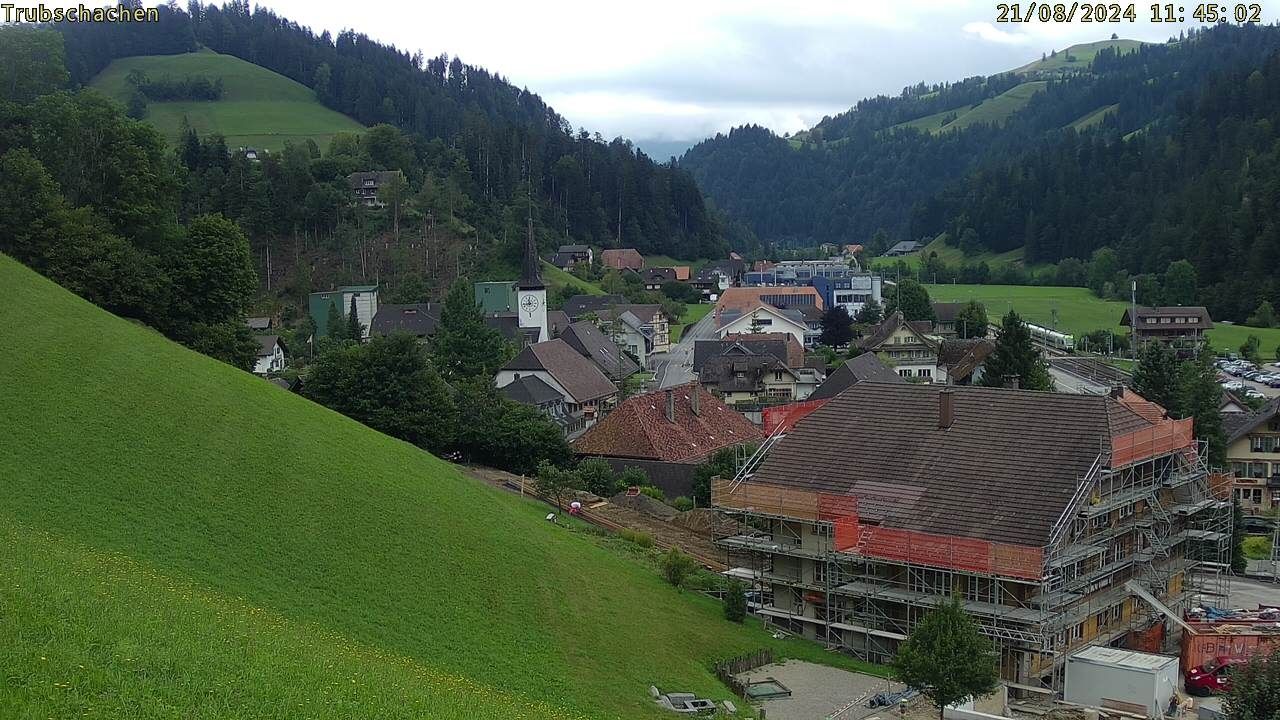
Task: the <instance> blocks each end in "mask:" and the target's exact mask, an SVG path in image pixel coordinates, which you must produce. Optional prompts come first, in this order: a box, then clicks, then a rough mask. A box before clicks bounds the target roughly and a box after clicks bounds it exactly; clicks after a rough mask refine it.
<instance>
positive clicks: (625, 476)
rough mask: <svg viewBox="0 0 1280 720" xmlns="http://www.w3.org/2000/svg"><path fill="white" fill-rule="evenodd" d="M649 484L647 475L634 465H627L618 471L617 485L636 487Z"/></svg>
mask: <svg viewBox="0 0 1280 720" xmlns="http://www.w3.org/2000/svg"><path fill="white" fill-rule="evenodd" d="M648 486H649V476H648V475H647V474H645V471H643V470H641V469H640V468H638V467H636V466H634V465H628V466H627V467H624V468H622V472H620V473H618V487H620V488H629V487H638V488H642V489H643V488H645V487H648Z"/></svg>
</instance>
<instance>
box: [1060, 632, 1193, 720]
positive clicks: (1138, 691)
mask: <svg viewBox="0 0 1280 720" xmlns="http://www.w3.org/2000/svg"><path fill="white" fill-rule="evenodd" d="M1177 688H1178V658H1176V657H1170V656H1168V655H1152V654H1150V653H1140V652H1134V651H1132V650H1122V649H1120V648H1111V647H1102V646H1094V647H1088V648H1085V649H1083V650H1081V651H1080V652H1077V653H1076V654H1074V655H1072V656H1071V657H1069V658H1067V679H1066V689H1065V690H1064V691H1063V699H1064V700H1066V701H1067V702H1072V703H1076V704H1077V705H1089V706H1092V707H1098V708H1112V709H1114V710H1124V711H1127V712H1133V713H1145V714H1146V716H1147V717H1150V718H1158V717H1162V716H1163V714H1164V713H1167V712H1168V710H1169V701H1170V699H1172V698H1173V696H1174V692H1175V691H1176V690H1177Z"/></svg>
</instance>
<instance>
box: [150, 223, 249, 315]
mask: <svg viewBox="0 0 1280 720" xmlns="http://www.w3.org/2000/svg"><path fill="white" fill-rule="evenodd" d="M168 260H169V262H168V270H169V278H170V279H171V280H172V281H173V293H172V305H171V307H172V310H171V314H170V320H171V321H172V322H174V323H207V324H215V323H221V322H229V321H234V320H238V319H240V318H241V317H242V316H243V315H244V312H245V309H246V308H248V306H249V302H250V301H251V300H252V299H253V294H254V292H255V291H256V290H257V289H258V276H257V273H256V272H255V271H254V269H253V260H252V258H251V257H250V255H249V241H248V240H247V239H245V236H244V233H243V232H241V231H240V228H238V227H236V224H235V223H233V222H231V221H230V220H227V219H226V218H224V217H222V216H221V215H201V216H199V217H197V218H194V219H193V220H192V221H191V225H190V226H189V227H188V228H187V232H186V237H185V238H184V239H183V241H182V243H181V244H180V245H179V246H178V247H177V248H176V249H175V250H174V251H172V252H170V253H169V258H168Z"/></svg>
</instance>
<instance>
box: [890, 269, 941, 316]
mask: <svg viewBox="0 0 1280 720" xmlns="http://www.w3.org/2000/svg"><path fill="white" fill-rule="evenodd" d="M895 310H901V311H902V315H903V317H905V318H906V319H908V320H937V319H938V317H937V315H935V314H934V312H933V301H931V300H930V299H929V291H928V290H926V289H925V287H924V285H921V284H920V283H918V282H916V281H915V280H912V279H911V278H903V279H902V280H900V281H898V287H896V288H894V289H892V290H890V291H889V297H888V299H887V300H886V301H885V306H884V314H885V317H888V316H890V315H892V314H893V313H894V311H895Z"/></svg>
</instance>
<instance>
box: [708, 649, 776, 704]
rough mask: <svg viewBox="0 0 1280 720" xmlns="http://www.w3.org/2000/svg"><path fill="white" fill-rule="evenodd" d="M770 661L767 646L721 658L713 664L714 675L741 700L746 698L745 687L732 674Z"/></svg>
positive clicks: (771, 652)
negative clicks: (736, 655)
mask: <svg viewBox="0 0 1280 720" xmlns="http://www.w3.org/2000/svg"><path fill="white" fill-rule="evenodd" d="M772 662H773V651H772V650H769V649H767V648H766V649H763V650H757V651H755V652H753V653H747V654H746V655H739V656H738V657H736V658H731V659H729V660H721V661H720V662H718V663H716V665H715V671H716V677H718V678H720V682H722V683H724V684H725V685H727V686H729V689H730V690H732V691H733V694H734V695H737V696H738V697H740V698H742V699H743V700H746V699H748V698H747V688H746V686H745V685H743V684H742V682H741V681H740V680H738V678H736V677H734V676H735V675H740V674H742V673H744V672H746V671H748V670H755V669H756V668H758V667H763V666H765V665H768V664H769V663H772Z"/></svg>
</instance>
